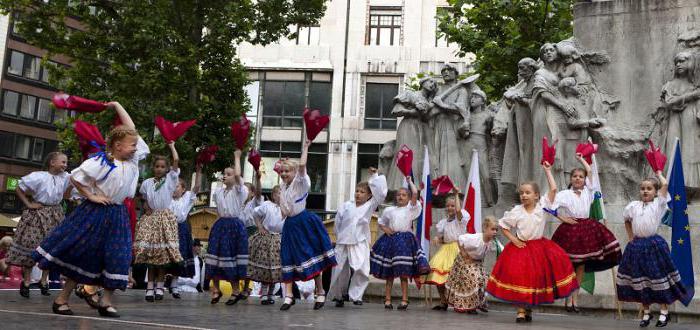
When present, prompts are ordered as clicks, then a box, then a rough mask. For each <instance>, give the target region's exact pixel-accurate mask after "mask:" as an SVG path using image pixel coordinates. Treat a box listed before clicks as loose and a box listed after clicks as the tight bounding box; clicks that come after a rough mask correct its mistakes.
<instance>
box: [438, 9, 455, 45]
mask: <svg viewBox="0 0 700 330" xmlns="http://www.w3.org/2000/svg"><path fill="white" fill-rule="evenodd" d="M450 10H451V9H450V7H437V10H436V14H435V47H448V46H449V45H450V44H449V42H447V35H445V34H444V33H442V32H440V18H441V17H445V16H447V15H449V14H450Z"/></svg>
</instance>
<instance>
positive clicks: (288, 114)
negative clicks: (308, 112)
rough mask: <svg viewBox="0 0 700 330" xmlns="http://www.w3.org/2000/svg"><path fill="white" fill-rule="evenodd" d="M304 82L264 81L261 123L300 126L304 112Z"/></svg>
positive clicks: (278, 125)
mask: <svg viewBox="0 0 700 330" xmlns="http://www.w3.org/2000/svg"><path fill="white" fill-rule="evenodd" d="M305 84H306V83H305V82H303V81H266V82H265V88H264V94H263V109H264V110H263V125H265V126H277V127H301V126H302V120H301V115H302V114H303V112H304V107H305V105H306V102H305V99H306V98H305V88H306V86H305Z"/></svg>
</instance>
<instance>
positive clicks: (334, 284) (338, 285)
mask: <svg viewBox="0 0 700 330" xmlns="http://www.w3.org/2000/svg"><path fill="white" fill-rule="evenodd" d="M369 175H370V177H369V180H368V181H367V182H360V183H358V184H357V187H355V200H353V201H347V202H345V204H343V205H341V206H340V207H339V208H338V213H337V215H336V217H335V235H336V242H335V254H336V259H337V260H338V265H339V267H336V268H334V269H333V274H332V278H331V287H330V290H329V291H330V298H331V299H333V300H335V306H336V307H343V305H344V304H345V303H344V300H343V293H345V292H346V291H347V292H348V295H349V296H350V300H351V301H352V302H353V304H355V305H362V295H363V294H364V292H365V289H366V288H367V285H368V284H369V239H370V237H371V236H370V235H371V234H370V230H369V221H370V218H371V217H372V213H373V212H374V211H375V210H376V209H377V206H379V204H381V203H382V202H383V201H384V199H385V198H386V194H387V192H388V189H387V185H386V178H385V177H384V175H379V174H377V169H376V168H374V167H370V168H369ZM350 271H352V278H351V277H350Z"/></svg>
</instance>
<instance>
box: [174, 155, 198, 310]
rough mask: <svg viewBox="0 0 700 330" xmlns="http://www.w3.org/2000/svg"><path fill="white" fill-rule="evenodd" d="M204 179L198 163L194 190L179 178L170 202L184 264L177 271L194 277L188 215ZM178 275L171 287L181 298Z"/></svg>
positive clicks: (176, 296) (175, 295)
mask: <svg viewBox="0 0 700 330" xmlns="http://www.w3.org/2000/svg"><path fill="white" fill-rule="evenodd" d="M201 181H202V165H201V164H200V165H197V167H196V173H195V176H194V187H192V190H187V188H186V187H187V185H186V182H185V180H183V179H182V178H178V184H177V188H175V192H173V202H172V203H171V204H170V210H171V211H172V212H173V213H174V214H175V218H176V219H177V236H178V241H179V243H180V244H179V247H180V255H181V256H182V265H181V266H180V269H179V270H178V271H177V275H178V276H182V277H193V276H194V275H195V265H194V254H193V252H192V251H193V249H192V229H190V224H189V223H188V222H187V216H188V215H189V214H190V210H191V209H192V207H193V206H194V203H195V201H197V193H199V188H200V185H201ZM178 276H174V277H173V280H172V284H171V287H172V288H173V289H172V290H173V293H172V295H173V298H175V299H180V288H179V287H178V285H177V279H178Z"/></svg>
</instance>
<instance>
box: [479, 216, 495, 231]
mask: <svg viewBox="0 0 700 330" xmlns="http://www.w3.org/2000/svg"><path fill="white" fill-rule="evenodd" d="M497 223H498V221H496V217H494V216H492V215H487V216H485V217H484V219H482V220H481V230H483V231H486V228H489V227H491V226H496V224H497Z"/></svg>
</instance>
